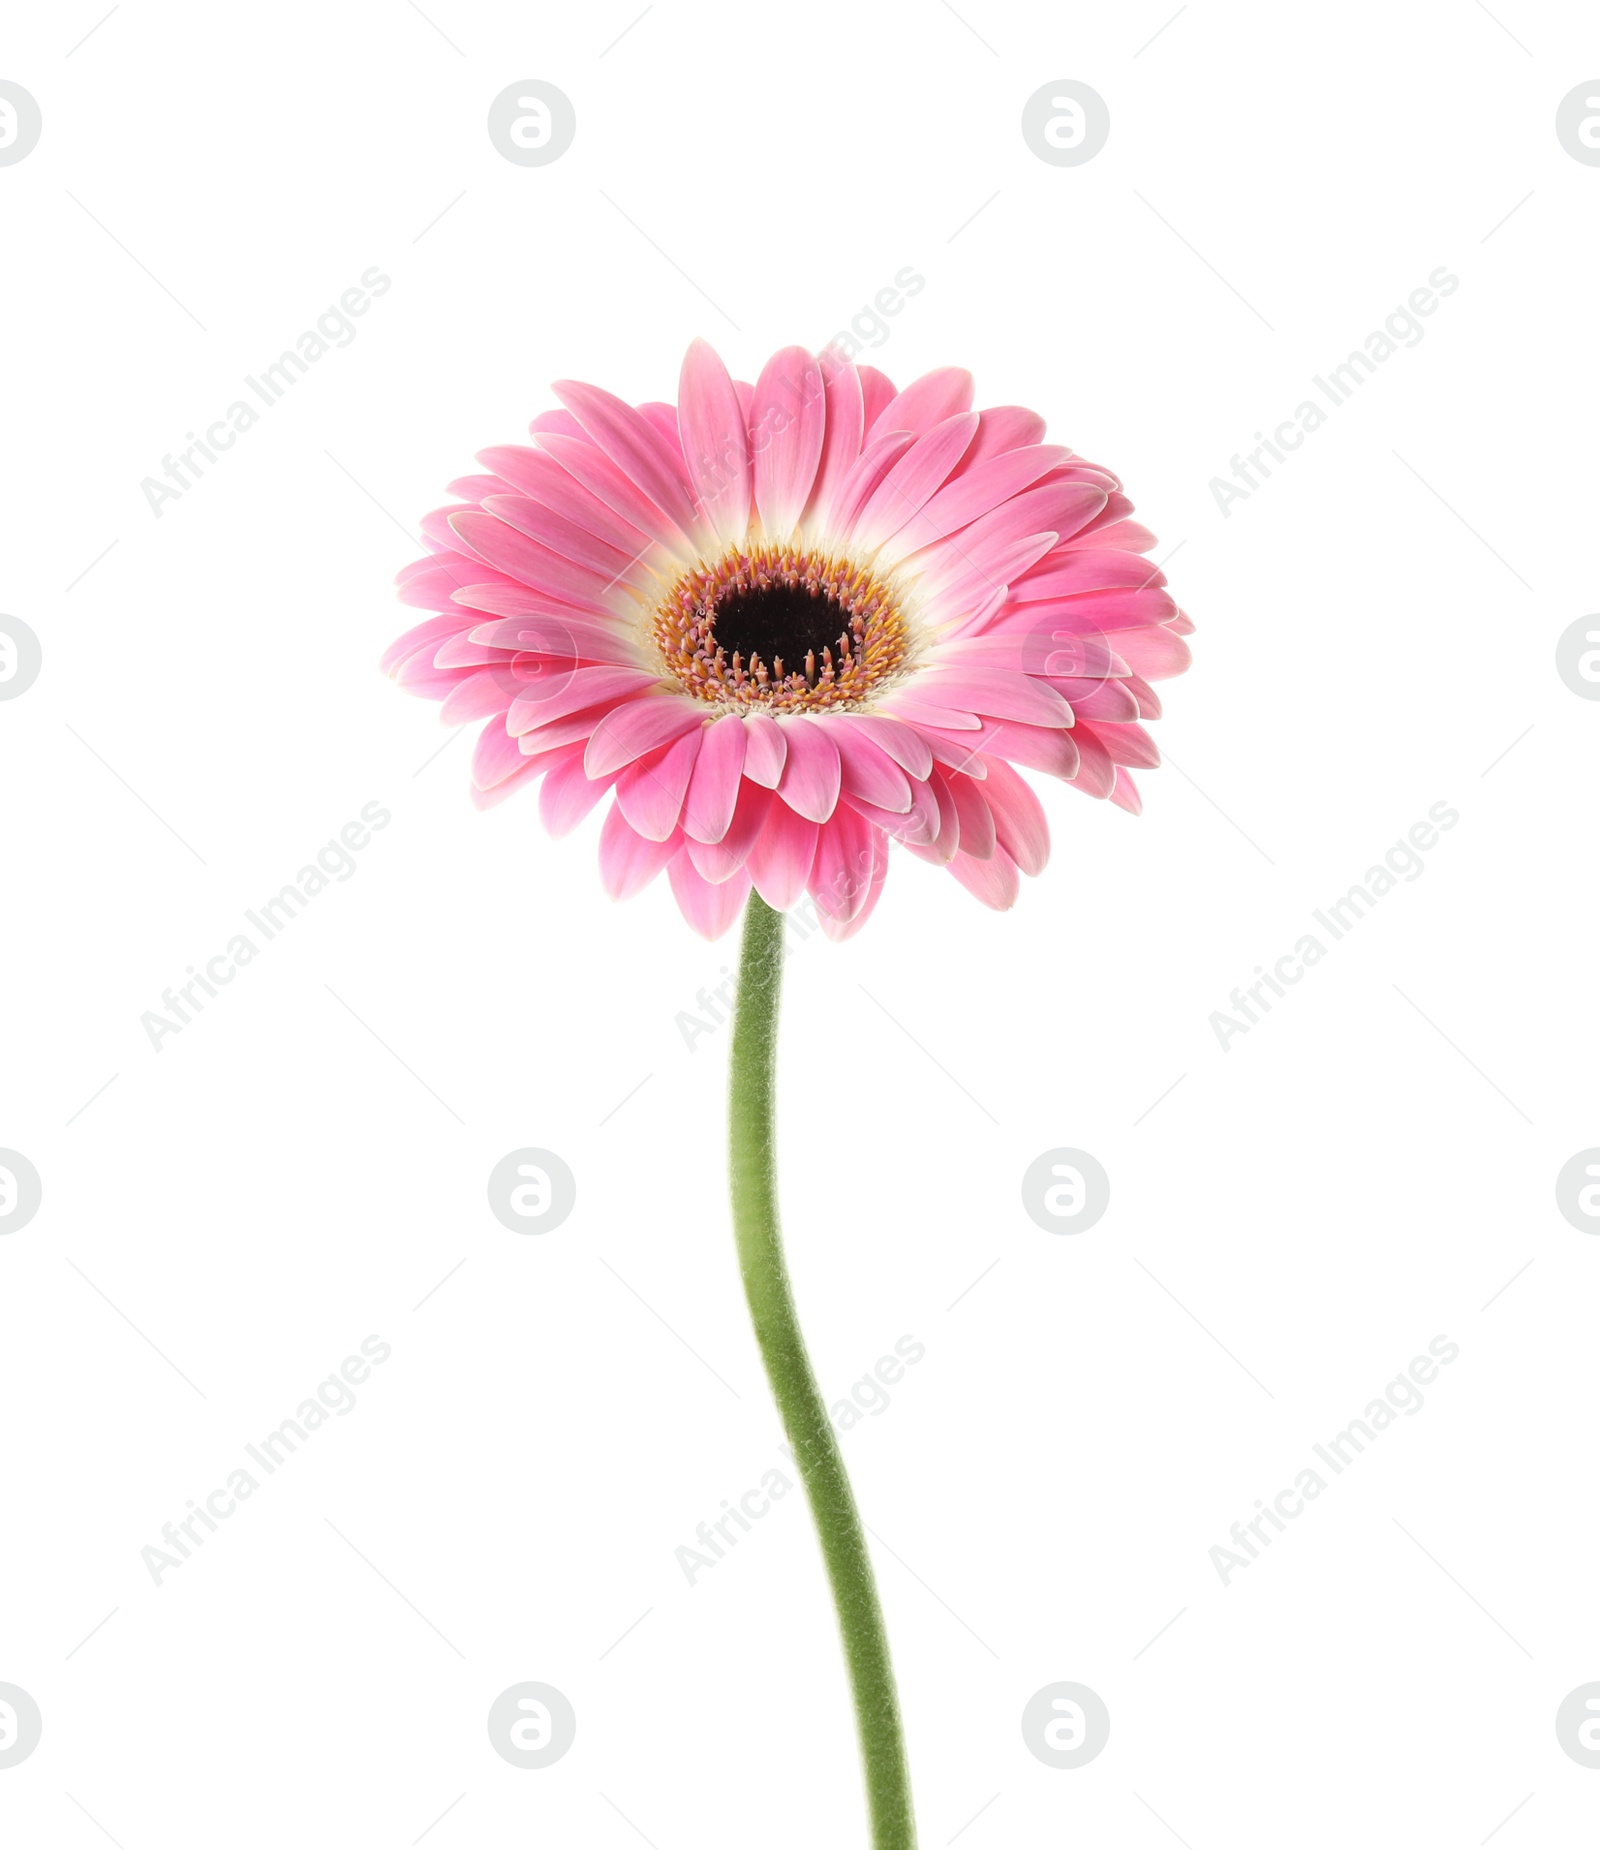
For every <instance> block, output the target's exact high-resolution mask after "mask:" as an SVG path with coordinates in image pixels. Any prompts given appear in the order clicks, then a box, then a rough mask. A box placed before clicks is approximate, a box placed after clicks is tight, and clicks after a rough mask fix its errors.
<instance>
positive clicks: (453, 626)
mask: <svg viewBox="0 0 1600 1850" xmlns="http://www.w3.org/2000/svg"><path fill="white" fill-rule="evenodd" d="M463 618H465V623H463V621H462V619H463ZM464 627H465V628H468V629H470V628H471V627H472V618H471V616H470V615H469V614H468V613H467V612H465V611H460V612H452V613H451V614H449V615H447V616H439V617H429V619H428V621H427V622H426V623H419V624H418V625H417V627H416V628H415V629H410V630H407V631H406V633H405V634H404V635H403V636H398V637H396V638H395V640H394V641H393V642H391V643H390V644H389V646H388V648H387V649H385V650H384V652H383V654H382V656H381V657H380V658H379V660H378V666H379V668H380V669H381V670H382V672H383V673H384V674H387V675H392V674H396V673H398V671H399V670H400V669H401V668H402V667H404V666H405V664H406V663H407V662H408V661H409V660H410V659H411V657H412V656H414V655H421V656H425V657H426V658H427V659H428V660H429V661H432V659H433V654H434V651H435V650H436V649H437V648H438V647H439V645H440V644H441V643H442V642H445V641H446V640H448V638H450V637H451V636H455V635H458V634H459V633H460V632H461V630H462V629H463V628H464Z"/></svg>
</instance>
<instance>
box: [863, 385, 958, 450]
mask: <svg viewBox="0 0 1600 1850" xmlns="http://www.w3.org/2000/svg"><path fill="white" fill-rule="evenodd" d="M971 409H972V374H971V373H969V372H964V371H963V370H962V369H961V368H960V367H959V366H941V367H939V368H938V369H937V370H936V371H934V372H931V373H924V374H923V375H922V377H921V378H920V379H913V380H912V382H911V384H910V385H908V386H907V387H906V389H905V390H904V391H903V392H902V393H900V395H899V396H898V397H897V398H894V399H892V400H891V401H890V402H889V403H888V404H887V405H885V406H884V408H883V410H882V411H880V412H879V413H878V415H877V417H876V418H875V419H873V421H872V423H871V424H870V425H869V426H868V427H867V441H868V442H869V443H870V442H871V441H872V440H873V438H874V437H877V436H879V435H881V434H882V433H883V432H884V431H886V430H910V431H924V430H932V429H933V427H934V425H935V424H942V423H943V422H944V420H945V419H946V418H953V417H955V416H956V414H957V413H958V412H961V411H970V410H971Z"/></svg>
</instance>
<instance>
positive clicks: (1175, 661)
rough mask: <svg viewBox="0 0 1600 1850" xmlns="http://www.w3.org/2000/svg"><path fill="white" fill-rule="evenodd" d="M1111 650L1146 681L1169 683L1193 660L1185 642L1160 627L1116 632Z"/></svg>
mask: <svg viewBox="0 0 1600 1850" xmlns="http://www.w3.org/2000/svg"><path fill="white" fill-rule="evenodd" d="M1115 647H1116V651H1117V653H1118V655H1120V656H1121V657H1122V659H1123V660H1124V661H1125V662H1126V663H1127V664H1128V666H1129V667H1130V668H1131V669H1132V670H1133V671H1134V673H1135V674H1140V675H1143V676H1144V678H1145V679H1146V680H1147V681H1170V680H1171V679H1172V677H1173V676H1174V675H1179V674H1182V673H1183V671H1184V669H1185V668H1187V667H1188V666H1189V663H1190V662H1191V661H1192V660H1193V657H1192V656H1191V655H1190V653H1189V645H1188V643H1186V642H1185V641H1184V640H1183V638H1182V637H1181V636H1175V635H1174V634H1173V633H1172V631H1171V630H1169V629H1167V628H1165V627H1164V626H1162V625H1160V624H1158V625H1157V626H1156V627H1155V628H1154V629H1145V630H1119V631H1118V632H1117V638H1116V643H1115Z"/></svg>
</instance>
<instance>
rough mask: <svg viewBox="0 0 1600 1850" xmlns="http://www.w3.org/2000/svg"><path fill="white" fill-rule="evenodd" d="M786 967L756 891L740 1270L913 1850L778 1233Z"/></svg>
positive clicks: (879, 1837)
mask: <svg viewBox="0 0 1600 1850" xmlns="http://www.w3.org/2000/svg"><path fill="white" fill-rule="evenodd" d="M783 958H784V946H783V914H782V913H780V912H774V911H773V910H772V908H771V907H770V906H768V905H767V904H766V903H765V901H763V900H762V898H761V897H760V895H759V894H757V893H755V892H752V893H751V895H750V902H749V906H748V908H747V909H746V912H745V919H744V944H743V948H742V950H741V952H740V961H739V992H738V1000H737V1002H736V1004H735V1008H734V1020H733V1050H732V1054H731V1058H730V1062H729V1067H730V1087H729V1105H728V1130H729V1166H730V1182H731V1187H732V1194H733V1225H734V1235H735V1238H736V1240H737V1243H738V1248H739V1269H740V1271H741V1273H742V1274H743V1277H744V1290H745V1297H746V1299H747V1300H748V1302H749V1305H750V1317H751V1321H752V1322H753V1323H754V1325H755V1333H756V1341H757V1343H758V1344H759V1345H760V1348H761V1359H762V1361H763V1362H764V1363H765V1365H766V1370H767V1379H768V1381H770V1382H771V1384H772V1394H773V1398H774V1399H775V1400H776V1401H777V1403H778V1412H779V1414H780V1415H781V1416H782V1419H783V1426H784V1431H785V1432H786V1433H787V1434H788V1436H789V1443H790V1445H791V1446H792V1447H793V1448H794V1454H795V1457H796V1459H797V1461H798V1463H799V1466H800V1473H801V1478H802V1481H803V1482H804V1484H805V1487H806V1496H807V1497H808V1498H809V1500H810V1503H811V1515H812V1518H813V1520H814V1521H815V1523H816V1525H817V1536H818V1539H819V1540H820V1541H821V1543H822V1555H823V1560H824V1562H825V1563H826V1566H827V1570H828V1580H829V1583H830V1584H831V1586H832V1588H833V1599H834V1606H835V1608H836V1610H837V1612H838V1616H839V1633H840V1637H841V1639H842V1641H843V1644H844V1654H845V1661H846V1664H847V1666H848V1668H849V1672H850V1686H851V1693H852V1695H853V1696H854V1698H855V1708H856V1726H857V1729H858V1732H859V1735H860V1739H861V1759H862V1764H863V1770H864V1773H865V1776H866V1786H867V1807H868V1811H869V1812H870V1814H871V1819H872V1845H873V1850H915V1845H916V1840H917V1833H916V1824H915V1821H914V1819H913V1817H912V1813H911V1781H910V1776H909V1774H908V1772H907V1769H906V1752H905V1741H904V1737H903V1735H902V1732H901V1726H900V1702H899V1698H898V1697H897V1696H896V1694H895V1686H894V1670H893V1667H892V1665H891V1664H890V1661H889V1640H888V1636H887V1634H886V1633H885V1631H884V1627H883V1612H882V1610H881V1608H880V1607H879V1605H878V1589H877V1586H876V1584H875V1582H874V1579H873V1574H872V1561H871V1558H870V1557H869V1556H868V1554H867V1544H866V1537H865V1535H864V1534H863V1532H862V1528H861V1517H860V1515H859V1514H858V1513H857V1510H856V1500H855V1496H854V1493H853V1492H852V1491H851V1489H850V1480H849V1478H848V1477H847V1476H846V1475H845V1468H844V1460H843V1459H842V1458H841V1457H840V1455H839V1440H838V1436H837V1435H836V1434H835V1432H834V1429H833V1422H832V1421H831V1420H830V1419H829V1417H828V1410H827V1406H826V1403H825V1402H824V1401H823V1398H822V1395H821V1393H820V1392H819V1391H818V1388H817V1381H816V1376H815V1375H814V1374H813V1373H812V1371H811V1359H810V1357H809V1356H808V1355H807V1354H806V1345H805V1338H804V1337H803V1336H802V1335H801V1333H800V1322H799V1318H798V1317H797V1316H796V1314H795V1307H794V1297H793V1294H792V1293H791V1291H790V1288H789V1274H788V1269H787V1267H786V1266H785V1265H784V1259H783V1238H782V1235H781V1233H780V1232H779V1228H778V1189H777V1155H776V1150H775V1147H774V1127H773V1103H774V1095H775V1091H776V1059H777V1044H778V998H779V991H780V989H781V987H782V979H783Z"/></svg>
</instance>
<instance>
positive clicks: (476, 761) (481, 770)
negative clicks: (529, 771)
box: [472, 719, 529, 790]
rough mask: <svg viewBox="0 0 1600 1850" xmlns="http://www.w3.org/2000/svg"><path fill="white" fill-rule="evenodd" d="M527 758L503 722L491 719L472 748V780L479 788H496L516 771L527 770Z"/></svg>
mask: <svg viewBox="0 0 1600 1850" xmlns="http://www.w3.org/2000/svg"><path fill="white" fill-rule="evenodd" d="M528 762H529V761H528V759H527V758H525V757H524V756H523V754H522V749H521V747H520V746H519V745H518V744H517V742H516V740H515V739H513V738H512V737H511V736H510V735H509V734H508V733H507V731H506V729H505V724H504V722H503V721H501V720H498V719H492V720H490V722H489V723H488V725H487V726H485V727H484V729H483V731H482V732H480V733H479V734H478V743H477V744H476V745H475V746H474V747H473V749H472V781H473V783H474V784H475V785H476V786H477V788H478V789H479V790H493V788H494V787H495V785H496V784H503V783H504V782H505V781H506V779H507V778H508V777H510V776H511V775H512V773H513V772H515V771H522V770H525V769H526V768H527V766H528Z"/></svg>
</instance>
